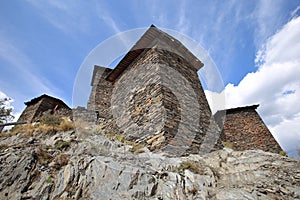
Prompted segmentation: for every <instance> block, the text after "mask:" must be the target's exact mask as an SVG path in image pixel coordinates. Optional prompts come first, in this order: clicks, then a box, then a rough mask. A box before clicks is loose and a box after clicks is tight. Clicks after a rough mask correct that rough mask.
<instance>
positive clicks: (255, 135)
mask: <svg viewBox="0 0 300 200" xmlns="http://www.w3.org/2000/svg"><path fill="white" fill-rule="evenodd" d="M256 107H257V106H256ZM256 107H253V106H250V107H245V108H238V109H231V110H228V111H227V113H226V118H225V122H224V127H223V131H222V134H221V139H222V141H224V142H225V144H226V145H229V146H231V147H232V148H233V149H234V150H250V149H261V150H264V151H268V152H273V153H280V152H281V151H282V149H281V147H280V146H279V144H278V143H277V142H276V140H275V139H274V137H273V136H272V134H271V132H270V131H269V129H268V127H267V126H266V125H265V123H264V122H263V121H262V119H261V118H260V116H259V115H258V113H257V112H256V110H255V108H256Z"/></svg>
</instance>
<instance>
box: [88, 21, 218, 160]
mask: <svg viewBox="0 0 300 200" xmlns="http://www.w3.org/2000/svg"><path fill="white" fill-rule="evenodd" d="M202 66H203V64H202V63H201V61H199V60H198V59H197V58H196V57H195V56H194V55H193V54H192V53H191V52H190V51H189V50H188V49H187V48H186V47H184V45H183V44H182V43H180V42H179V41H178V40H176V39H175V38H173V37H171V36H170V35H168V34H166V33H164V32H163V31H161V30H159V29H158V28H156V27H155V26H153V25H152V26H151V27H150V28H149V29H148V30H147V31H146V32H145V34H144V35H143V36H142V37H141V38H140V39H139V40H138V41H137V43H136V44H135V45H134V46H133V47H132V48H131V50H130V51H129V52H128V53H127V54H126V55H125V56H124V57H123V59H122V60H121V61H120V62H119V63H118V64H117V66H116V67H115V68H114V69H113V70H111V69H107V68H104V67H99V66H95V68H94V73H93V78H92V83H91V85H92V92H91V95H90V99H89V101H88V109H93V110H96V111H97V112H98V113H99V116H101V117H105V118H112V119H113V120H114V122H115V123H116V125H117V126H118V127H119V129H120V131H121V132H122V133H124V134H125V135H126V139H127V140H131V141H134V142H137V143H142V144H144V145H147V146H148V147H149V148H150V149H151V150H153V151H163V152H167V153H168V154H169V155H185V154H187V153H199V151H210V150H212V149H213V148H214V147H215V145H216V144H217V141H218V140H217V138H218V137H219V135H218V134H219V128H218V126H217V125H216V124H215V123H214V121H213V120H212V117H211V116H212V114H211V110H210V108H209V105H208V102H207V100H206V97H205V94H204V91H203V88H202V86H201V83H200V81H199V78H198V75H197V71H198V70H199V69H200V68H201V67H202ZM218 145H220V142H219V143H218ZM200 153H201V152H200Z"/></svg>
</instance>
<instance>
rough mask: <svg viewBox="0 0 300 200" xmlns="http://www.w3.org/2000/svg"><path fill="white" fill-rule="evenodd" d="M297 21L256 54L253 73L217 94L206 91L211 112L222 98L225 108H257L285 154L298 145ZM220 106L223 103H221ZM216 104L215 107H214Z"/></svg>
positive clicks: (299, 65)
mask: <svg viewBox="0 0 300 200" xmlns="http://www.w3.org/2000/svg"><path fill="white" fill-rule="evenodd" d="M299 27H300V17H295V18H293V19H291V21H289V22H288V23H287V24H286V25H284V26H283V27H282V29H280V30H279V31H278V32H277V33H276V34H274V35H273V36H272V37H270V38H269V39H268V40H267V42H266V44H265V45H264V46H263V48H262V49H260V50H259V51H258V53H257V57H256V60H255V61H256V64H257V66H258V69H257V71H256V72H252V73H248V74H247V75H246V76H245V77H244V78H243V80H241V82H240V83H239V84H238V85H236V86H235V85H233V84H228V85H227V86H226V87H225V89H224V91H223V92H222V93H220V94H217V93H212V92H210V91H206V95H207V96H209V98H208V99H209V103H210V104H213V103H215V105H214V106H212V107H213V108H212V109H213V110H214V111H216V108H217V109H220V107H222V106H220V105H219V104H218V100H214V101H212V99H213V98H215V99H220V97H221V98H222V97H223V96H225V100H226V102H225V103H223V104H224V106H225V107H226V108H231V107H240V106H245V105H251V104H257V103H258V104H260V107H259V108H258V112H259V114H260V115H261V116H262V118H263V120H264V121H265V123H266V124H267V125H268V127H269V128H270V130H271V132H272V133H273V135H274V137H275V138H276V139H277V140H278V141H279V143H280V145H281V146H282V147H283V148H284V149H285V150H286V151H288V152H289V151H292V150H295V149H296V148H299V147H297V145H298V144H300V132H299V130H300V105H299V99H300V29H299ZM223 102H224V101H223ZM216 104H218V105H216Z"/></svg>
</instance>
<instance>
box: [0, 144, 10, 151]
mask: <svg viewBox="0 0 300 200" xmlns="http://www.w3.org/2000/svg"><path fill="white" fill-rule="evenodd" d="M8 148H9V146H8V145H7V144H1V145H0V152H1V151H4V150H6V149H8Z"/></svg>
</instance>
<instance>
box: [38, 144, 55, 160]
mask: <svg viewBox="0 0 300 200" xmlns="http://www.w3.org/2000/svg"><path fill="white" fill-rule="evenodd" d="M36 155H37V158H38V161H39V163H41V164H42V165H47V164H49V163H50V162H51V161H52V160H53V157H52V155H50V154H49V153H48V152H47V151H45V150H44V149H43V147H41V146H40V147H39V148H38V149H37V151H36Z"/></svg>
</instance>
